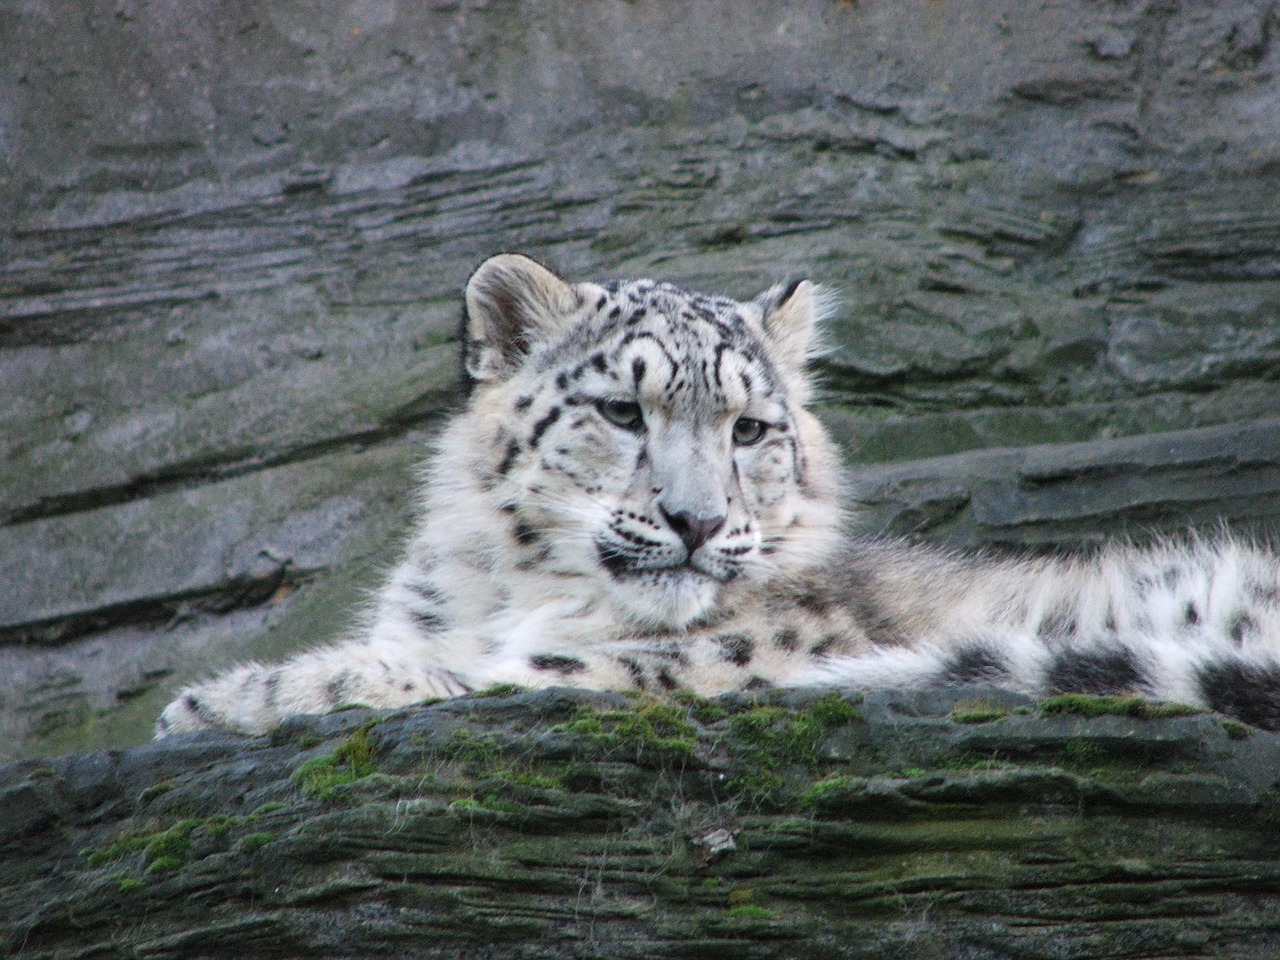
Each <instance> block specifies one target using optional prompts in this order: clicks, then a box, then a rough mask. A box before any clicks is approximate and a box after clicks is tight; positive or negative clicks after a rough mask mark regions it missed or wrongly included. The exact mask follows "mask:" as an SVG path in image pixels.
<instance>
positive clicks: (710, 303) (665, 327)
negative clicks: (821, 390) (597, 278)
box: [538, 280, 786, 417]
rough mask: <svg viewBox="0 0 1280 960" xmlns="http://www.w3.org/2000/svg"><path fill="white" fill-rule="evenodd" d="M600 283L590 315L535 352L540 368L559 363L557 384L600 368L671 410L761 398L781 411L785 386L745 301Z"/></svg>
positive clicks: (735, 405)
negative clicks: (540, 353) (543, 350)
mask: <svg viewBox="0 0 1280 960" xmlns="http://www.w3.org/2000/svg"><path fill="white" fill-rule="evenodd" d="M603 290H604V292H603V293H601V294H600V295H599V296H598V298H597V300H596V303H595V304H594V305H593V306H594V314H593V316H591V317H589V318H588V319H587V320H586V321H585V322H584V323H583V324H581V325H580V326H579V327H578V328H577V329H576V330H575V331H574V332H573V334H572V335H570V336H569V337H568V338H567V339H566V340H565V341H564V342H563V343H562V344H560V345H559V347H558V348H556V349H553V350H551V351H549V352H548V353H546V354H544V355H543V356H542V357H541V358H540V362H539V364H538V366H539V369H540V370H541V371H545V372H549V371H552V370H560V373H559V375H558V377H557V383H556V386H557V387H559V388H560V389H561V390H572V389H573V388H574V386H576V385H577V384H579V383H580V382H582V381H583V380H590V379H598V378H599V377H600V376H601V375H604V376H605V377H607V378H611V379H613V380H614V382H615V383H616V385H617V388H618V389H619V390H621V391H625V392H627V393H628V394H629V395H635V396H637V397H638V398H640V399H642V400H647V401H648V402H650V403H651V404H652V405H653V406H655V407H659V408H662V409H666V410H669V411H670V412H671V413H672V414H673V415H675V416H686V417H704V416H717V415H724V414H725V413H727V412H730V411H734V410H739V411H740V410H741V409H742V408H744V407H746V406H747V405H748V404H749V403H750V402H751V401H753V400H756V401H759V400H762V399H766V398H768V399H771V400H773V401H775V402H776V403H777V404H778V405H779V407H780V408H783V409H779V411H778V413H779V414H780V415H781V414H783V411H784V409H785V406H786V404H785V401H784V399H783V398H784V395H785V391H784V389H783V386H782V382H781V379H780V377H779V375H778V372H777V370H776V369H775V367H774V365H773V363H772V362H771V360H770V358H769V355H768V352H767V350H766V348H765V346H764V344H763V343H762V341H761V339H760V334H759V332H758V331H757V330H756V329H753V326H752V324H751V322H750V321H749V320H748V319H747V317H746V315H745V313H744V311H746V310H749V309H751V307H750V306H749V305H745V304H741V303H738V302H736V301H733V300H730V299H728V298H726V297H717V296H712V295H708V294H701V293H694V292H690V291H687V290H683V289H681V288H679V287H676V286H673V285H672V284H669V283H661V282H657V281H654V280H633V281H615V282H612V283H609V284H605V285H604V286H603ZM575 357H576V358H578V359H577V362H576V363H574V364H573V365H572V366H571V367H570V368H569V369H567V370H565V369H562V368H563V367H564V365H565V362H566V360H571V359H573V358H575Z"/></svg>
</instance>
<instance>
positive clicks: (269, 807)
mask: <svg viewBox="0 0 1280 960" xmlns="http://www.w3.org/2000/svg"><path fill="white" fill-rule="evenodd" d="M288 806H289V805H288V804H287V803H282V802H281V801H279V800H272V801H271V802H270V803H264V804H263V805H262V806H260V807H257V808H256V809H254V810H253V812H252V813H250V814H249V818H250V819H253V818H254V817H265V816H266V815H267V814H269V813H275V812H276V811H277V810H284V809H286V808H287V807H288Z"/></svg>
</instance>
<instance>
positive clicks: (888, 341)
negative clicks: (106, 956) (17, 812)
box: [0, 0, 1280, 756]
mask: <svg viewBox="0 0 1280 960" xmlns="http://www.w3.org/2000/svg"><path fill="white" fill-rule="evenodd" d="M1277 24H1280V19H1278V18H1277V13H1276V10H1275V4H1274V3H1272V2H1271V0H1265V2H1262V0H1258V2H1254V0H1232V2H1223V3H1218V4H1213V5H1207V4H1198V3H1186V4H1177V3H1174V4H1168V3H1164V4H1152V3H1146V2H1118V3H1107V4H1098V3H1091V2H1085V0H1070V2H1038V3H1032V4H1028V3H1025V2H1022V0H1018V2H1012V0H1010V2H1007V3H990V2H976V0H975V2H952V0H947V2H943V3H928V2H908V3H879V2H864V3H851V2H834V0H811V2H801V3H788V4H776V3H770V2H765V0H761V2H742V0H734V2H728V0H695V2H689V3H681V4H673V3H647V2H646V3H629V2H621V0H590V2H586V3H566V2H551V0H547V2H501V0H494V2H471V0H464V2H457V0H436V2H432V3H427V2H424V3H404V2H396V0H354V2H349V3H338V4H335V3H314V2H304V0H278V2H276V0H273V2H271V3H255V2H249V0H222V2H196V3H193V2H182V3H178V2H154V3H145V2H135V0H119V2H103V0H94V2H87V3H82V4H76V5H74V7H73V8H68V7H65V6H61V5H57V4H43V3H26V4H12V3H11V4H6V5H4V6H3V7H2V8H0V163H2V164H3V165H2V166H0V175H2V176H3V179H0V223H2V224H3V234H0V243H2V244H3V247H2V248H0V249H2V250H3V257H0V584H3V589H0V717H2V719H0V743H3V747H0V750H3V751H4V752H6V753H9V754H11V755H18V756H22V755H33V754H38V753H48V752H57V751H64V750H70V749H82V748H85V747H89V746H97V745H121V744H127V743H136V742H139V741H142V740H144V739H146V738H147V736H148V735H149V729H150V723H151V720H152V718H153V717H154V715H155V714H156V713H157V711H158V709H159V708H160V706H161V705H162V704H163V703H164V702H165V700H166V698H167V697H168V696H169V695H170V694H171V692H172V691H173V690H174V689H175V688H176V687H177V686H178V685H180V684H181V683H182V682H183V681H185V680H189V679H191V678H193V677H196V676H199V675H201V674H204V673H206V672H208V671H211V670H214V669H217V668H219V667H221V666H224V665H226V664H228V663H230V662H232V661H234V660H237V659H241V658H246V657H254V656H261V657H269V658H274V657H279V656H281V655H283V654H285V653H287V652H289V651H291V650H294V649H297V648H299V647H300V646H302V645H305V644H309V643H313V642H316V641H319V640H323V639H326V638H330V637H333V636H334V635H335V634H337V633H339V632H340V631H341V630H342V627H343V624H344V622H345V621H346V618H347V616H348V613H347V611H348V610H350V608H351V606H352V605H353V603H357V602H359V600H360V598H361V597H362V596H363V595H364V591H365V590H366V589H367V588H368V587H369V586H370V585H371V584H373V583H375V582H376V580H377V576H378V570H380V569H381V568H382V567H384V566H385V565H386V564H388V563H390V562H392V561H393V559H394V556H395V549H396V541H397V537H398V535H399V534H400V533H401V532H402V531H403V530H404V527H405V523H406V518H407V517H408V515H409V499H410V497H409V493H410V490H411V489H412V485H413V465H414V464H415V462H417V461H418V460H419V459H420V458H421V457H422V455H423V453H424V451H425V449H426V444H427V441H428V438H429V436H430V434H431V431H432V429H433V428H434V427H435V425H436V424H437V423H438V421H439V417H440V416H441V414H442V412H443V411H445V410H446V409H447V408H448V405H449V403H450V402H451V397H452V388H453V382H454V371H455V359H454V355H455V342H454V336H455V324H456V320H457V316H458V312H459V291H460V289H461V287H462V285H463V283H464V282H465V279H466V277H467V275H468V273H469V271H470V270H471V269H472V268H473V267H474V266H475V265H476V264H477V263H478V262H479V261H480V260H481V259H483V257H485V256H486V255H488V254H490V253H493V252H496V251H499V250H520V251H525V252H528V253H530V254H532V255H534V256H537V257H541V258H543V259H545V260H546V261H548V262H551V263H553V264H555V265H557V266H558V267H559V268H560V269H562V270H563V271H565V272H566V273H567V274H569V275H571V276H576V277H583V278H597V279H599V278H606V277H614V276H635V275H656V276H660V277H663V278H668V279H673V280H677V281H682V282H687V283H688V284H691V285H695V286H698V287H702V288H706V289H710V290H712V291H717V292H727V293H730V294H734V295H738V296H743V297H746V296H751V295H754V294H755V293H756V292H758V291H759V290H761V289H762V288H764V287H765V286H767V285H769V284H771V283H773V282H775V281H776V280H778V279H780V278H784V277H787V276H796V275H800V274H804V275H808V276H810V277H812V278H814V279H816V280H819V281H822V282H824V283H828V284H831V285H832V286H834V287H836V288H837V289H838V290H839V291H840V292H841V294H842V297H843V302H844V306H843V309H842V310H841V312H840V314H839V316H838V317H837V318H836V320H835V321H834V322H833V323H832V324H831V328H830V342H831V346H832V350H831V352H830V354H829V355H828V357H827V358H826V360H825V361H824V363H823V365H822V366H823V375H824V381H825V384H826V393H825V400H824V402H823V405H822V406H823V413H824V416H825V418H826V420H827V422H828V423H829V424H830V426H831V428H832V430H833V431H834V432H835V433H836V434H837V435H838V436H839V438H840V439H841V441H842V443H843V445H844V447H845V449H846V450H847V453H848V459H849V462H850V463H851V464H852V465H855V470H854V473H853V477H854V479H855V481H856V482H855V485H854V494H853V495H854V496H855V497H856V498H857V499H859V500H860V501H862V503H863V504H864V521H865V522H866V523H867V524H868V525H869V526H870V527H872V528H875V529H888V530H893V531H895V532H899V533H906V534H912V535H923V536H929V537H934V538H940V539H946V540H951V541H953V542H957V543H961V544H973V543H984V542H985V543H1002V544H1026V543H1035V544H1041V543H1053V544H1060V543H1079V542H1082V541H1089V540H1092V539H1095V538H1096V537H1098V536H1099V535H1101V534H1103V533H1107V534H1111V533H1121V532H1126V533H1130V534H1132V535H1135V536H1139V537H1141V536H1145V535H1147V534H1149V533H1150V531H1152V530H1155V529H1164V528H1181V527H1184V526H1186V525H1187V524H1194V525H1198V526H1212V525H1213V524H1214V523H1215V522H1216V521H1217V519H1218V518H1220V517H1225V518H1228V519H1230V520H1231V521H1232V522H1233V523H1234V524H1235V525H1237V526H1239V527H1241V528H1244V529H1250V530H1266V529H1268V528H1271V529H1274V527H1275V525H1276V522H1277V520H1278V519H1280V422H1278V421H1277V420H1276V419H1275V417H1276V416H1277V410H1276V404H1275V395H1276V378H1277V375H1278V374H1280V319H1278V318H1277V315H1276V314H1277V307H1280V283H1278V282H1277V280H1278V278H1280V199H1278V198H1280V75H1277V72H1276V68H1277V65H1278V64H1280V49H1277V45H1276V44H1275V43H1274V42H1273V34H1274V33H1275V32H1276V28H1277Z"/></svg>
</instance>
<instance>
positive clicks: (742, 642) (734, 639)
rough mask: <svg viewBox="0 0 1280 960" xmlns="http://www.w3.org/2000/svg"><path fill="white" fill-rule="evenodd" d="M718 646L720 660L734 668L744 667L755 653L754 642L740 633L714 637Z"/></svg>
mask: <svg viewBox="0 0 1280 960" xmlns="http://www.w3.org/2000/svg"><path fill="white" fill-rule="evenodd" d="M716 643H718V644H719V645H720V659H722V660H726V661H728V662H729V663H732V664H733V665H734V666H736V667H745V666H746V665H747V664H748V663H750V662H751V657H752V656H753V655H754V654H755V652H756V644H755V641H754V640H752V639H751V638H750V637H748V636H747V635H746V634H742V633H726V634H723V635H721V636H719V637H716Z"/></svg>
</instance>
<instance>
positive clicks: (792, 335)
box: [754, 280, 835, 370]
mask: <svg viewBox="0 0 1280 960" xmlns="http://www.w3.org/2000/svg"><path fill="white" fill-rule="evenodd" d="M754 303H755V304H756V305H757V306H758V307H759V308H760V325H761V326H762V327H763V328H764V333H765V337H766V338H767V339H768V341H769V343H770V345H771V346H772V347H773V356H774V359H775V360H777V362H778V363H779V364H781V365H782V366H784V367H789V368H791V369H793V370H801V369H803V368H804V365H805V363H806V362H807V361H808V360H809V359H810V358H811V357H813V356H815V355H816V354H817V353H818V352H819V344H818V336H817V333H818V325H819V324H820V323H821V322H822V321H823V320H825V319H826V318H827V317H828V316H829V315H830V314H831V312H832V310H833V309H834V308H835V297H834V296H832V294H830V293H829V292H827V290H826V289H825V288H824V287H819V286H817V285H816V284H813V283H811V282H809V281H808V280H796V281H794V282H792V283H789V284H781V283H780V284H778V285H777V286H775V287H770V288H769V289H768V290H766V291H765V292H764V293H762V294H760V296H758V297H756V298H755V301H754Z"/></svg>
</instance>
